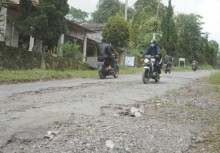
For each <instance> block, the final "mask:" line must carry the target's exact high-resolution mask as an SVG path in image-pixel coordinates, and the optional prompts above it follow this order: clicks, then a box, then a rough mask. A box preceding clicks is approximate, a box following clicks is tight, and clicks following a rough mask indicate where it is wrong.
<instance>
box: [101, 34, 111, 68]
mask: <svg viewBox="0 0 220 153" xmlns="http://www.w3.org/2000/svg"><path fill="white" fill-rule="evenodd" d="M111 56H112V54H111V48H110V46H109V44H108V43H107V39H105V38H103V39H102V43H101V44H99V45H98V57H109V60H107V63H106V64H107V65H108V66H109V65H110V63H111V60H110V59H111V58H110V57H111Z"/></svg>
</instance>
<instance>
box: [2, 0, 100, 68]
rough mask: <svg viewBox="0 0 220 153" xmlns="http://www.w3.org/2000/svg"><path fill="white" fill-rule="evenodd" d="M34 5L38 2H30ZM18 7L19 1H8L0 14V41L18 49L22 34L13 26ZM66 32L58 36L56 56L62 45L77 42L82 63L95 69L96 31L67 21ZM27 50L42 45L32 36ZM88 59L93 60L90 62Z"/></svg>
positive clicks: (97, 38)
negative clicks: (82, 59)
mask: <svg viewBox="0 0 220 153" xmlns="http://www.w3.org/2000/svg"><path fill="white" fill-rule="evenodd" d="M32 1H33V2H35V3H38V0H32ZM18 5H19V0H10V1H9V3H8V5H7V7H6V8H2V9H1V10H0V13H1V14H2V15H3V16H4V20H3V21H1V22H0V28H1V30H2V32H3V35H4V36H5V37H3V35H1V34H0V41H4V42H5V44H6V45H7V46H11V47H19V45H20V44H19V40H20V39H19V37H21V36H22V34H20V33H19V31H17V30H16V28H15V26H14V24H15V21H16V19H17V18H18V13H17V12H18ZM67 25H68V30H67V32H66V33H64V34H62V35H61V36H60V39H59V42H58V52H57V53H56V54H57V55H58V56H62V55H63V53H62V48H61V47H60V46H61V45H62V44H64V43H66V42H68V41H71V42H72V41H73V40H74V39H76V40H77V43H78V44H80V45H81V51H82V53H83V55H84V57H85V58H84V62H87V61H88V63H89V64H90V65H91V66H93V67H96V57H97V46H98V43H100V42H101V39H102V38H101V35H100V34H99V33H97V32H96V31H94V30H92V29H90V28H89V27H86V26H83V25H80V24H79V23H77V22H74V21H69V20H67ZM28 41H29V42H28V50H29V51H33V49H34V48H41V47H42V45H43V43H42V41H41V40H38V39H35V38H34V37H32V36H29V38H28ZM90 58H92V59H93V60H92V61H90Z"/></svg>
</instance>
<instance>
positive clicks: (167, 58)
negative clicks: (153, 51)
mask: <svg viewBox="0 0 220 153" xmlns="http://www.w3.org/2000/svg"><path fill="white" fill-rule="evenodd" d="M172 61H173V60H172V57H171V56H170V54H169V52H167V54H166V55H165V57H164V63H166V64H167V67H168V66H170V67H171V66H172Z"/></svg>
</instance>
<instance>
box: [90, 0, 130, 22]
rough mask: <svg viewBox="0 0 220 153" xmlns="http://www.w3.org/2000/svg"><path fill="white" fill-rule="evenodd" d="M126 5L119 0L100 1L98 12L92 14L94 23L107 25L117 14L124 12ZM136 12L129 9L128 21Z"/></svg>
mask: <svg viewBox="0 0 220 153" xmlns="http://www.w3.org/2000/svg"><path fill="white" fill-rule="evenodd" d="M124 9H125V4H124V3H121V2H120V1H119V0H99V2H98V5H97V10H96V11H95V12H93V13H92V18H93V20H92V21H93V22H96V23H106V22H107V21H108V19H109V18H110V17H112V16H115V15H116V14H117V13H121V12H124ZM133 13H134V10H133V9H132V8H131V7H129V8H128V19H131V18H132V16H133Z"/></svg>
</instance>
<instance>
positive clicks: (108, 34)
mask: <svg viewBox="0 0 220 153" xmlns="http://www.w3.org/2000/svg"><path fill="white" fill-rule="evenodd" d="M103 37H105V38H106V39H108V40H110V41H111V42H112V44H113V45H114V46H116V47H126V46H128V41H129V37H130V26H129V23H128V22H126V21H125V19H124V18H123V17H122V16H120V15H116V16H113V17H111V18H109V20H108V22H107V23H106V25H105V27H104V29H103Z"/></svg>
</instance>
